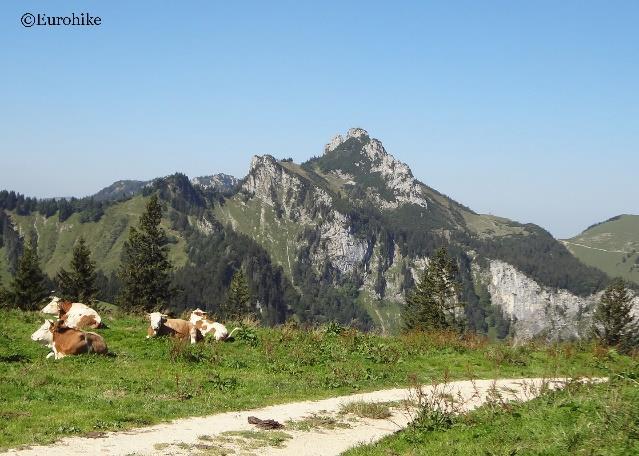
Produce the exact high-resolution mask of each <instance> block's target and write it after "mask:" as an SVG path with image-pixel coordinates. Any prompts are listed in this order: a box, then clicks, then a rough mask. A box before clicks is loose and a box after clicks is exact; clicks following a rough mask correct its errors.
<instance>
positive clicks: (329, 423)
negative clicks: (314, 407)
mask: <svg viewBox="0 0 639 456" xmlns="http://www.w3.org/2000/svg"><path fill="white" fill-rule="evenodd" d="M349 427H351V425H350V424H348V423H345V422H343V421H340V420H338V419H336V418H334V417H332V416H328V415H316V414H313V415H311V416H307V417H305V418H303V419H301V420H290V421H287V422H286V428H287V429H293V430H295V431H304V432H309V431H312V430H315V429H337V428H342V429H344V428H349Z"/></svg>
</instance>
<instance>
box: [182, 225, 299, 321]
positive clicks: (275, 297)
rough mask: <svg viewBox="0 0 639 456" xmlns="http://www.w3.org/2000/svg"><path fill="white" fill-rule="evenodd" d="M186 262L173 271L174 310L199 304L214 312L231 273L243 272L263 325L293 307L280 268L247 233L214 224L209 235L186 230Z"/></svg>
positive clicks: (295, 298)
mask: <svg viewBox="0 0 639 456" xmlns="http://www.w3.org/2000/svg"><path fill="white" fill-rule="evenodd" d="M187 254H188V260H189V261H188V263H187V265H186V266H185V267H184V268H182V269H180V270H178V271H176V272H175V275H174V281H175V284H176V288H178V292H177V293H176V296H175V299H174V300H173V306H174V309H175V310H176V311H178V312H179V311H181V310H183V309H186V308H195V307H200V308H201V309H204V310H207V311H208V312H211V313H220V312H221V308H222V307H223V306H224V305H225V304H226V303H227V293H228V290H229V287H230V285H231V280H232V278H233V274H234V273H235V272H236V271H238V270H240V269H241V270H242V271H243V272H245V274H244V275H245V279H246V283H247V284H248V288H249V294H250V296H251V297H252V299H254V300H255V302H259V303H260V306H261V311H260V313H259V315H257V317H260V318H261V320H262V321H263V322H264V323H266V324H269V325H273V324H277V323H283V322H284V321H286V319H287V317H288V316H289V315H290V313H291V311H290V310H289V309H296V308H297V306H298V301H299V295H298V292H297V291H296V290H295V288H293V286H292V284H291V282H290V281H289V280H288V279H287V277H286V275H285V274H284V272H283V270H282V268H281V267H279V266H276V265H275V264H273V262H272V261H271V258H270V257H269V255H268V253H267V252H266V251H265V250H264V249H263V248H262V247H260V246H259V244H257V243H256V242H255V241H254V240H253V239H251V238H249V237H248V236H244V235H242V234H239V233H236V232H234V231H233V230H232V229H230V228H229V227H223V226H221V225H220V224H218V223H215V224H214V229H213V231H212V233H211V234H208V235H204V234H201V233H199V232H190V233H188V237H187Z"/></svg>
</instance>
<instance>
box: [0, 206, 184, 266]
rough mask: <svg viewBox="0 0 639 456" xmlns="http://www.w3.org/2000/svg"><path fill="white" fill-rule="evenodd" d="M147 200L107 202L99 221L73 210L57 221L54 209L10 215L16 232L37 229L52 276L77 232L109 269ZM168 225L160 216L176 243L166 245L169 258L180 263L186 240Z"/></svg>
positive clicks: (65, 259) (68, 257)
mask: <svg viewBox="0 0 639 456" xmlns="http://www.w3.org/2000/svg"><path fill="white" fill-rule="evenodd" d="M147 201H148V198H145V197H142V196H136V197H134V198H131V199H129V200H127V201H124V202H121V203H118V204H114V205H112V206H109V207H108V208H107V209H106V210H105V212H104V215H103V216H102V218H101V219H100V221H99V222H87V223H80V214H79V213H75V214H73V215H72V216H71V217H69V218H68V219H67V220H65V221H64V222H63V223H60V222H59V221H58V215H57V213H56V214H54V215H53V216H51V217H49V218H45V217H44V216H42V215H41V214H40V213H33V214H31V215H26V216H21V215H17V214H15V213H12V214H11V219H12V220H13V222H14V223H15V224H16V225H17V229H19V230H20V233H22V234H27V233H30V232H32V231H33V232H35V233H37V235H38V254H39V255H40V259H41V262H42V266H43V270H44V272H45V273H47V274H48V275H49V276H54V275H55V274H56V273H57V272H58V270H59V268H60V265H65V266H66V265H68V264H69V262H70V261H71V257H72V251H73V246H74V243H75V241H76V239H77V238H78V237H80V236H84V237H85V239H86V240H87V244H88V245H90V246H92V249H91V250H92V252H93V258H94V259H95V261H96V262H97V263H98V264H99V265H100V268H101V269H102V270H103V271H104V272H106V273H110V272H112V271H115V270H116V269H117V267H118V265H119V264H120V254H121V252H122V248H123V246H124V242H125V241H126V239H127V237H128V235H129V228H130V227H131V226H134V225H136V224H137V223H138V220H139V218H140V216H141V215H142V213H143V212H144V208H145V205H146V203H147ZM169 225H170V224H169V222H168V220H167V219H165V220H163V222H162V226H163V228H164V229H166V230H167V234H168V235H169V236H171V237H173V238H175V240H176V243H174V244H171V245H170V249H169V256H170V259H171V261H172V262H173V264H175V265H176V266H178V267H179V266H183V265H184V264H186V261H187V255H186V250H185V247H186V240H185V239H184V238H183V237H182V236H180V234H179V233H178V232H176V231H173V230H171V229H170V226H169ZM0 253H3V252H0ZM3 266H4V269H5V271H4V272H2V273H0V277H2V276H6V265H3V264H2V263H0V267H3Z"/></svg>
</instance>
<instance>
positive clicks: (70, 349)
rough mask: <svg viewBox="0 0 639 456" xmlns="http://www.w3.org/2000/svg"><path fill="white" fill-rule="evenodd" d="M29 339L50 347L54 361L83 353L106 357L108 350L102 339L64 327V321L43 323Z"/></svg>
mask: <svg viewBox="0 0 639 456" xmlns="http://www.w3.org/2000/svg"><path fill="white" fill-rule="evenodd" d="M31 339H32V340H35V341H37V342H41V343H43V344H45V345H47V346H48V347H51V349H52V350H53V353H49V354H48V355H47V358H50V357H51V356H54V357H55V359H60V358H64V357H65V356H69V355H81V354H84V353H98V354H101V355H106V354H107V353H108V349H107V346H106V343H105V342H104V338H103V337H102V336H101V335H99V334H96V333H92V332H85V331H80V330H77V329H74V328H69V327H68V326H65V324H64V321H62V320H58V321H56V322H55V323H54V322H52V321H51V320H47V321H45V322H44V324H43V325H42V326H40V328H39V329H38V330H37V331H36V332H34V333H33V334H32V335H31Z"/></svg>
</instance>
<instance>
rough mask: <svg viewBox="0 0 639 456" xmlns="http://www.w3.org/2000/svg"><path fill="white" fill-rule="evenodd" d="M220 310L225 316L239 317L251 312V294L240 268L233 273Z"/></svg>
mask: <svg viewBox="0 0 639 456" xmlns="http://www.w3.org/2000/svg"><path fill="white" fill-rule="evenodd" d="M220 310H221V313H222V314H223V316H224V317H225V318H241V317H244V316H247V315H249V314H250V313H251V296H250V293H249V288H248V284H247V282H246V277H245V276H244V272H242V269H238V270H237V271H236V272H235V274H233V278H232V279H231V284H230V285H229V292H228V296H227V299H226V303H225V304H224V305H223V306H222V308H221V309H220Z"/></svg>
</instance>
